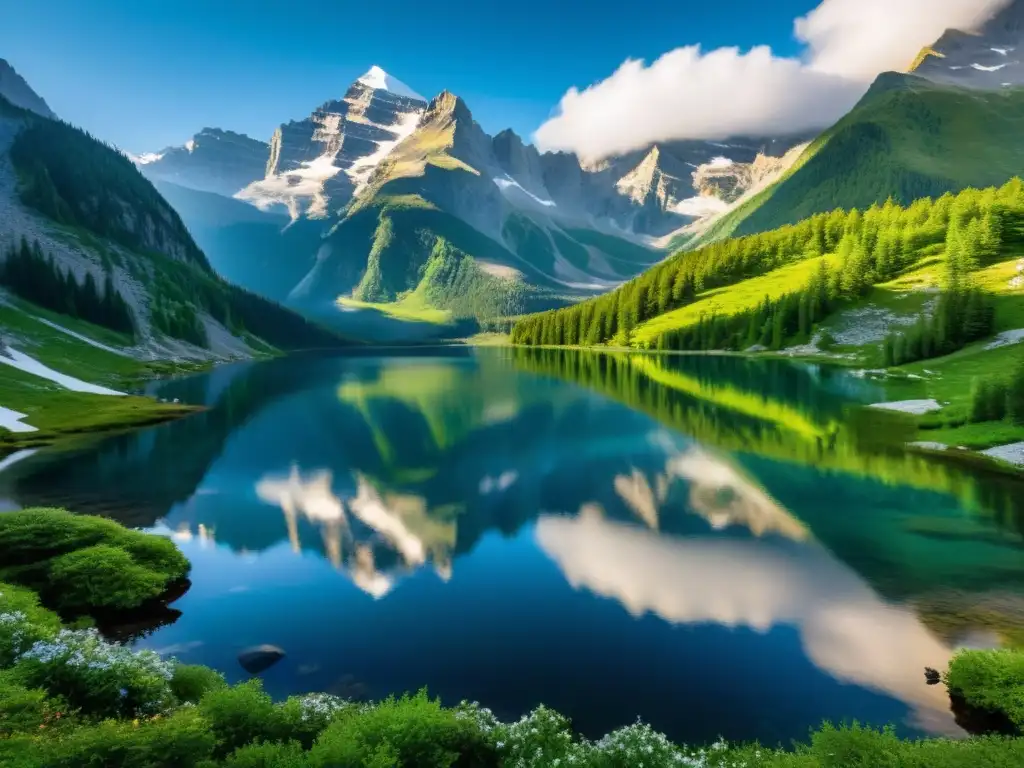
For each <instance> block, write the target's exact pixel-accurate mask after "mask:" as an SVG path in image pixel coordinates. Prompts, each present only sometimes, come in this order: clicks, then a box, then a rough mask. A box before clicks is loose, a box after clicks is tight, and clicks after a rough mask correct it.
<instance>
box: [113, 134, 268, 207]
mask: <svg viewBox="0 0 1024 768" xmlns="http://www.w3.org/2000/svg"><path fill="white" fill-rule="evenodd" d="M267 151H268V147H267V144H266V142H263V141H257V140H256V139H253V138H250V137H249V136H246V135H245V134H243V133H235V132H234V131H224V130H221V129H220V128H203V130H201V131H199V133H197V134H195V135H194V136H193V137H192V138H191V139H189V140H188V141H187V142H185V144H184V145H182V146H180V147H167V148H166V149H164V150H163V151H161V152H155V153H147V154H144V155H140V156H137V157H133V158H132V159H133V160H134V161H135V163H136V165H138V166H139V169H140V170H141V171H142V172H143V174H144V175H145V176H146V177H148V178H149V179H150V180H151V181H169V182H171V183H172V184H178V185H180V186H183V187H187V188H188V189H196V190H199V191H200V192H215V193H217V194H219V195H225V196H228V197H230V196H231V195H234V194H235V193H236V192H238V190H240V189H242V188H243V187H245V186H247V185H248V184H250V183H252V182H253V181H255V180H256V179H260V178H263V175H264V172H265V169H266V166H267Z"/></svg>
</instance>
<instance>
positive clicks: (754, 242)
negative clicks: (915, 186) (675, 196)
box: [512, 179, 1024, 349]
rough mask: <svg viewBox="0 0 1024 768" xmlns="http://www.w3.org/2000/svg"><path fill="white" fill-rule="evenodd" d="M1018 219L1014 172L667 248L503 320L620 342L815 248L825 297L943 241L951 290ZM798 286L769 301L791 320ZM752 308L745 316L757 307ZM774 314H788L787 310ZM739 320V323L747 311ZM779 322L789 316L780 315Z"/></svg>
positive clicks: (553, 339)
mask: <svg viewBox="0 0 1024 768" xmlns="http://www.w3.org/2000/svg"><path fill="white" fill-rule="evenodd" d="M1022 220H1024V182H1021V180H1020V179H1013V180H1011V181H1010V182H1008V183H1007V184H1005V185H1004V186H1003V187H1001V188H999V189H996V188H990V189H986V190H976V189H967V190H964V191H963V192H961V193H959V194H957V195H953V194H945V195H943V196H942V197H940V198H938V199H934V200H933V199H931V198H924V199H922V200H918V201H916V202H915V203H913V204H912V205H910V206H908V207H906V208H904V207H902V206H900V205H898V204H896V203H895V202H893V201H892V200H889V201H887V202H886V203H885V204H884V205H873V206H871V207H870V208H868V209H867V210H866V211H863V212H862V211H860V210H858V209H853V210H851V211H842V210H835V211H832V212H831V213H827V214H819V215H816V216H813V217H811V218H809V219H806V220H804V221H802V222H800V223H798V224H795V225H792V226H785V227H781V228H779V229H777V230H773V231H771V232H764V233H760V234H756V235H750V236H748V237H742V238H735V239H730V240H724V241H721V242H718V243H714V244H712V245H708V246H705V247H703V248H700V249H698V250H696V251H692V252H685V251H684V252H680V253H677V254H675V255H673V256H671V257H670V258H668V259H667V260H665V261H664V262H662V263H661V264H659V265H658V266H656V267H654V268H653V269H651V270H648V271H647V272H645V273H644V274H642V275H640V276H638V277H636V278H634V279H633V280H631V281H629V282H628V283H626V284H624V285H622V286H620V287H619V288H617V289H616V290H614V291H612V292H611V293H608V294H605V295H604V296H601V297H598V298H596V299H591V300H589V301H585V302H582V303H580V304H577V305H574V306H572V307H566V308H563V309H559V310H553V311H549V312H544V313H540V314H536V315H532V316H529V317H526V318H523V319H521V320H520V321H519V322H517V323H516V325H515V327H514V328H513V331H512V341H513V343H516V344H527V345H595V344H608V343H618V344H622V343H629V342H630V341H631V340H632V332H633V330H634V329H635V328H636V327H637V326H639V325H640V324H642V323H644V322H646V321H647V320H649V319H651V318H653V317H656V316H659V315H662V314H664V313H666V312H670V311H672V310H675V309H679V308H681V307H685V306H687V305H688V304H691V303H693V302H694V301H695V300H697V299H699V297H700V295H701V294H702V293H703V292H705V291H707V290H710V289H714V288H722V287H727V286H730V285H733V284H735V283H737V282H740V281H743V280H746V279H748V278H750V277H754V276H757V275H761V274H764V273H766V272H770V271H772V270H775V269H778V268H779V267H783V266H786V265H788V264H792V263H795V262H799V261H802V260H805V259H808V258H816V257H820V256H823V255H827V256H828V257H829V259H828V260H829V261H830V263H831V264H832V265H834V266H833V267H832V268H830V269H829V273H828V283H827V288H828V296H829V301H830V302H832V303H834V302H836V301H838V300H840V299H842V298H854V297H857V296H860V295H863V294H864V293H865V292H866V291H867V290H868V289H870V288H871V286H873V285H874V284H876V283H879V282H884V281H886V280H890V279H892V278H893V277H895V276H896V275H898V274H899V273H900V272H901V271H903V270H905V269H906V268H907V267H909V266H910V265H912V264H914V263H916V262H917V261H918V260H919V259H920V258H921V257H922V255H923V254H927V253H932V252H940V251H941V250H942V249H943V247H944V246H945V247H946V248H947V249H951V250H950V259H949V261H950V262H951V263H952V264H954V265H955V272H956V278H957V279H958V280H960V282H959V283H957V282H951V281H950V280H949V278H947V286H946V287H947V289H948V290H950V291H952V292H959V290H960V289H961V288H962V287H963V286H964V281H966V280H967V278H968V277H969V274H970V272H971V271H973V270H974V269H977V268H978V267H980V266H984V265H985V264H986V263H988V261H990V260H991V259H993V258H995V257H996V256H997V255H998V253H999V251H1000V249H1001V248H1002V246H1003V243H1004V242H1007V241H1010V240H1018V241H1019V240H1020V239H1021V234H1022V233H1021V231H1020V226H1019V225H1020V222H1021V221H1022ZM951 269H953V268H951ZM805 292H807V290H805V289H798V290H796V291H794V292H793V293H794V296H792V297H785V298H784V299H781V300H779V301H778V302H776V303H778V304H781V305H783V306H785V305H787V304H791V305H792V306H795V307H796V312H797V325H798V326H799V302H800V299H798V298H796V295H798V294H803V293H805ZM762 309H763V307H762V308H761V309H759V310H757V312H752V313H746V314H759V313H760V312H761V310H762ZM808 309H809V307H808ZM805 311H806V310H805ZM784 314H785V315H786V317H787V318H791V317H792V314H793V313H792V312H788V313H784ZM745 319H746V321H747V323H748V324H749V322H750V318H749V317H745ZM817 319H820V317H817ZM705 322H710V321H709V320H705ZM715 322H716V323H717V322H718V320H717V319H716V321H715ZM729 322H730V323H731V322H732V321H731V320H730V321H729ZM812 322H814V321H812ZM782 325H783V326H784V327H785V326H789V325H791V322H790V321H789V320H785V319H784V321H782ZM732 333H735V330H733V331H732V332H731V333H730V335H731V334H732ZM761 337H762V335H761V334H758V338H759V339H760V338H761ZM677 338H678V339H679V340H680V341H679V343H686V340H687V339H692V338H693V337H692V336H689V335H686V334H683V335H681V336H677ZM769 341H771V339H769ZM663 345H664V346H665V347H666V348H683V349H687V348H690V347H686V346H683V347H677V346H675V343H674V342H673V341H672V340H671V339H669V340H666V341H665V342H664V343H663ZM765 346H771V345H770V344H766V345H765Z"/></svg>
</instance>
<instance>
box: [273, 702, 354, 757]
mask: <svg viewBox="0 0 1024 768" xmlns="http://www.w3.org/2000/svg"><path fill="white" fill-rule="evenodd" d="M359 708H360V706H359V705H358V704H355V703H353V702H351V701H348V700H347V699H342V698H340V697H338V696H332V695H331V694H329V693H307V694H305V695H303V696H291V697H289V698H288V699H287V700H286V701H285V702H284V703H283V704H279V705H278V706H277V714H278V716H279V722H280V727H281V731H280V733H279V734H278V737H279V738H280V739H281V740H282V741H289V740H293V741H297V742H299V743H300V744H301V745H302V746H303V747H304V748H305V749H309V748H310V747H312V746H313V742H314V741H316V737H317V736H319V735H320V733H321V732H322V731H323V730H324V729H325V728H327V726H328V725H330V724H331V723H332V722H333V721H334V720H335V719H337V718H339V717H343V716H345V715H346V714H351V713H354V712H356V711H358V709H359Z"/></svg>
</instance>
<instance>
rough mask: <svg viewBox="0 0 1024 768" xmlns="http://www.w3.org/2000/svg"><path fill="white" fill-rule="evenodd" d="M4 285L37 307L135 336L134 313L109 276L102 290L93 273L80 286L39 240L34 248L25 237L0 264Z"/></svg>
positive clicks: (0, 279) (88, 274)
mask: <svg viewBox="0 0 1024 768" xmlns="http://www.w3.org/2000/svg"><path fill="white" fill-rule="evenodd" d="M0 284H3V285H4V286H5V287H7V288H9V289H10V290H11V291H13V292H14V293H15V294H17V295H18V296H20V297H21V298H23V299H25V300H26V301H31V302H32V303H33V304H38V305H39V306H41V307H45V308H46V309H50V310H53V311H54V312H59V313H61V314H63V315H69V316H70V317H77V318H80V319H82V320H86V321H88V322H90V323H94V324H95V325H100V326H103V327H104V328H110V329H111V330H114V331H118V332H120V333H125V334H127V335H129V336H131V337H132V338H134V336H135V319H134V317H133V315H132V311H131V309H130V308H129V307H128V303H127V302H126V301H125V300H124V297H122V296H121V294H120V293H118V292H117V290H116V289H115V288H114V282H113V279H112V278H111V276H110V274H109V273H108V274H107V276H106V279H105V281H104V283H103V288H102V290H101V289H100V288H99V286H98V285H97V284H96V279H95V278H94V277H93V276H92V273H91V272H86V275H85V280H84V281H82V282H81V283H79V282H78V280H77V279H75V276H74V275H73V274H72V272H71V270H70V269H69V270H63V269H61V268H60V267H59V266H57V264H56V262H54V260H53V256H52V255H49V254H45V255H44V254H43V251H42V248H40V246H39V241H38V240H36V241H33V243H32V245H31V247H30V246H29V244H28V240H26V239H25V238H24V237H22V238H21V243H20V245H19V246H18V247H17V248H15V247H13V246H12V247H11V248H9V249H8V251H7V255H6V257H5V258H4V260H3V262H2V263H0Z"/></svg>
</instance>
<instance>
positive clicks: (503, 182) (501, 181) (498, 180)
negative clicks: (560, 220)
mask: <svg viewBox="0 0 1024 768" xmlns="http://www.w3.org/2000/svg"><path fill="white" fill-rule="evenodd" d="M491 181H493V182H494V183H495V184H497V185H498V189H500V190H501V191H502V194H504V195H505V197H508V191H509V190H511V189H518V190H520V191H522V192H523V193H524V194H526V195H528V196H529V197H530V198H531V199H533V200H534V201H535V202H537V203H540V204H541V205H543V206H546V207H548V208H554V207H555V201H554V200H545V199H544V198H541V197H537V195H535V194H533V192H531V191H530V190H528V189H526V188H525V187H524V186H523V185H522V184H520V183H519V182H518V181H516V180H515V179H513V178H512V177H511V176H509V175H508V174H505V176H500V177H499V176H496V177H494V178H492V179H491Z"/></svg>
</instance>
